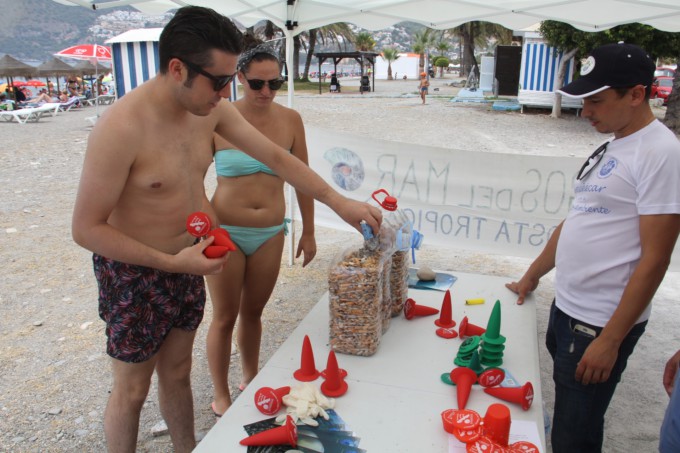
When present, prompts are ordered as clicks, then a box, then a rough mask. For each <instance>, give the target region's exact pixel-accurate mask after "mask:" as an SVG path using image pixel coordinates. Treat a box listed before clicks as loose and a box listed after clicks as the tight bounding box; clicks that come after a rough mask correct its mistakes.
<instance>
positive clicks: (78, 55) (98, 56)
mask: <svg viewBox="0 0 680 453" xmlns="http://www.w3.org/2000/svg"><path fill="white" fill-rule="evenodd" d="M55 55H56V56H58V57H68V58H75V59H76V60H88V61H95V62H97V61H111V49H110V48H109V47H107V46H100V45H99V44H79V45H77V46H71V47H67V48H66V49H64V50H60V51H59V52H57V53H55Z"/></svg>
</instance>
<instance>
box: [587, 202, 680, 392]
mask: <svg viewBox="0 0 680 453" xmlns="http://www.w3.org/2000/svg"><path fill="white" fill-rule="evenodd" d="M679 232H680V214H664V215H643V216H640V243H641V248H642V250H641V252H642V253H641V257H640V262H639V263H638V266H637V268H636V269H635V271H634V272H633V274H632V275H631V277H630V279H629V280H628V284H626V288H625V289H624V291H623V295H622V296H621V301H620V302H619V305H618V307H617V308H616V310H615V311H614V314H613V315H612V317H611V319H610V320H609V321H608V322H607V324H606V325H605V326H604V328H603V329H602V332H601V333H600V335H599V336H598V337H597V338H595V339H594V340H593V341H592V343H590V345H589V346H588V348H586V351H585V352H584V353H583V357H582V358H581V361H580V362H579V364H578V367H577V368H576V380H577V381H579V382H581V383H582V384H584V385H588V384H591V383H592V384H596V383H599V382H605V381H606V380H607V379H609V374H610V373H611V370H612V368H613V366H614V363H615V362H616V358H617V356H618V351H619V347H620V345H621V342H622V341H623V339H624V338H625V337H626V335H627V334H628V332H629V331H630V329H631V328H632V327H633V326H634V325H635V322H636V321H637V320H638V319H639V317H640V315H641V314H642V312H644V311H645V309H646V308H647V306H648V305H649V304H650V302H651V301H652V297H654V293H655V292H656V290H657V288H658V287H659V285H660V284H661V281H662V280H663V278H664V275H666V269H668V265H669V263H670V261H671V254H672V253H673V247H675V242H676V240H677V238H678V233H679Z"/></svg>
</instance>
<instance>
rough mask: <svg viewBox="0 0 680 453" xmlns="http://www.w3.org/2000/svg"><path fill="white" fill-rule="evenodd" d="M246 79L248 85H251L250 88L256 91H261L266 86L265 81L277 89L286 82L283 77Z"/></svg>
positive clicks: (271, 88) (270, 86) (270, 87)
mask: <svg viewBox="0 0 680 453" xmlns="http://www.w3.org/2000/svg"><path fill="white" fill-rule="evenodd" d="M244 78H245V77H244ZM246 81H247V82H248V86H249V87H250V89H251V90H255V91H260V90H261V89H262V88H264V84H265V83H266V84H267V85H268V86H269V89H270V90H272V91H276V90H278V89H279V88H281V86H282V85H283V82H284V80H283V79H271V80H260V79H246Z"/></svg>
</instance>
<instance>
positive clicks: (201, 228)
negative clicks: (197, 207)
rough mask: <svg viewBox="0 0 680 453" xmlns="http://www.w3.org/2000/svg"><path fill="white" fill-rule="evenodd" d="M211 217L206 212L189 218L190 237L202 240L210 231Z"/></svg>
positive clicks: (196, 213)
mask: <svg viewBox="0 0 680 453" xmlns="http://www.w3.org/2000/svg"><path fill="white" fill-rule="evenodd" d="M210 226H211V225H210V217H208V214H206V213H205V212H200V211H197V212H193V213H191V214H189V217H187V231H188V232H189V234H190V235H192V236H194V237H197V238H200V237H203V236H205V235H206V234H208V231H210Z"/></svg>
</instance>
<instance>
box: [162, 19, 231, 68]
mask: <svg viewBox="0 0 680 453" xmlns="http://www.w3.org/2000/svg"><path fill="white" fill-rule="evenodd" d="M214 49H217V50H221V51H224V52H227V53H231V54H234V55H238V54H240V53H241V51H242V50H243V35H242V34H241V32H240V31H239V30H238V28H236V25H234V23H233V22H232V21H231V20H230V19H229V18H228V17H225V16H223V15H222V14H219V13H218V12H217V11H215V10H213V9H210V8H203V7H200V6H185V7H183V8H180V9H178V10H177V12H176V13H175V15H174V16H173V18H172V19H170V22H168V24H167V25H166V26H165V28H163V31H162V32H161V36H160V39H159V41H158V54H159V59H160V62H159V63H160V65H159V70H160V73H161V74H165V73H167V71H168V65H169V63H170V60H171V59H172V58H179V59H181V60H185V61H188V62H190V63H193V64H195V65H198V66H201V67H203V66H210V65H211V64H212V56H211V51H212V50H214ZM195 76H196V74H195V73H194V74H192V71H189V78H190V79H191V78H193V77H195Z"/></svg>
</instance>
